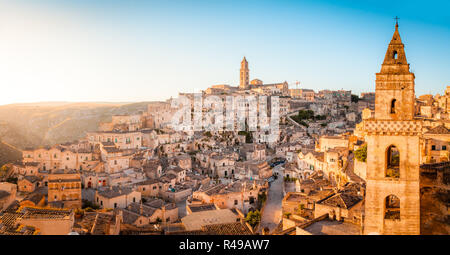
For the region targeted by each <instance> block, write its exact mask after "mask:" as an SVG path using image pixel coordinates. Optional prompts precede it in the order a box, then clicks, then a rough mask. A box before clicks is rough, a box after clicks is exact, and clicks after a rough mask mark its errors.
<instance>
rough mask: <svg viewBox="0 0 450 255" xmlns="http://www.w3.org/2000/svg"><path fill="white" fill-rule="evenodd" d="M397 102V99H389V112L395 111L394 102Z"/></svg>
mask: <svg viewBox="0 0 450 255" xmlns="http://www.w3.org/2000/svg"><path fill="white" fill-rule="evenodd" d="M396 102H397V99H392V101H391V114H394V113H395V103H396Z"/></svg>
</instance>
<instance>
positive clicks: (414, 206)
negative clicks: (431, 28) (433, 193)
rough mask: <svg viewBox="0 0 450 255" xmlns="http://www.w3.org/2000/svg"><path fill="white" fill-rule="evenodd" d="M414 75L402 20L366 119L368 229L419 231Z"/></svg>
mask: <svg viewBox="0 0 450 255" xmlns="http://www.w3.org/2000/svg"><path fill="white" fill-rule="evenodd" d="M414 102H415V93H414V74H413V73H411V72H410V71H409V64H408V62H407V60H406V55H405V50H404V45H403V43H402V40H401V38H400V34H399V31H398V23H396V25H395V32H394V35H393V36H392V39H391V42H390V43H389V46H388V49H387V51H386V56H385V58H384V61H383V64H382V65H381V71H380V72H379V73H377V74H376V88H375V116H374V118H373V119H365V120H364V122H363V123H364V124H363V126H364V129H365V132H366V142H367V177H366V185H367V187H366V198H365V215H364V225H363V228H364V230H363V232H364V234H386V235H389V234H394V235H395V234H399V235H407V234H411V235H417V234H420V197H419V164H420V155H419V153H420V151H419V139H420V138H419V135H420V134H421V129H422V122H421V121H420V120H416V119H414Z"/></svg>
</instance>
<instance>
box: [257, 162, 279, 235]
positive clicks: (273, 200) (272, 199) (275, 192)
mask: <svg viewBox="0 0 450 255" xmlns="http://www.w3.org/2000/svg"><path fill="white" fill-rule="evenodd" d="M273 172H274V174H275V173H276V172H278V178H277V179H276V180H275V181H273V182H272V183H271V185H270V187H269V194H268V197H267V201H266V205H265V208H264V212H263V215H261V227H260V231H261V230H262V229H264V228H265V227H267V228H269V230H270V231H272V230H274V229H275V228H276V227H277V226H278V224H279V223H280V220H281V201H282V200H283V171H282V167H281V166H280V165H278V166H275V167H274V168H273Z"/></svg>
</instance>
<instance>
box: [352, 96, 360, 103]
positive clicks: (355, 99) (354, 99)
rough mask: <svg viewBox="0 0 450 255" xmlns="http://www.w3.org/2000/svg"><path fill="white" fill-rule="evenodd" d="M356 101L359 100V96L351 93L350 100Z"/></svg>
mask: <svg viewBox="0 0 450 255" xmlns="http://www.w3.org/2000/svg"><path fill="white" fill-rule="evenodd" d="M358 101H359V97H358V96H357V95H352V102H353V103H358Z"/></svg>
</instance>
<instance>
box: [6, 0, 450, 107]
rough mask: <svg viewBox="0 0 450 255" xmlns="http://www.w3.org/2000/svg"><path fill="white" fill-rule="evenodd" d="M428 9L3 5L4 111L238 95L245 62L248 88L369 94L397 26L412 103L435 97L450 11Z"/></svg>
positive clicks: (322, 2)
mask: <svg viewBox="0 0 450 255" xmlns="http://www.w3.org/2000/svg"><path fill="white" fill-rule="evenodd" d="M430 1H431V2H430ZM430 1H428V2H425V3H422V2H420V1H395V2H390V1H387V0H380V1H374V0H368V1H364V2H358V3H354V2H351V1H347V0H342V1H339V2H336V1H332V0H319V1H311V0H303V1H283V0H281V1H277V2H272V1H266V0H261V1H254V0H250V1H245V2H234V1H214V2H208V1H203V0H197V1H194V2H192V3H186V2H184V1H179V0H174V1H173V2H172V3H166V2H164V3H161V2H157V1H139V0H138V1H133V2H128V1H118V0H111V1H107V2H103V1H87V0H80V1H70V0H60V1H54V0H33V1H31V0H15V1H6V0H0V35H1V36H2V38H3V39H2V40H0V85H1V86H3V89H4V90H5V95H6V96H4V97H2V98H0V105H9V104H24V103H29V102H32V103H33V102H34V103H38V102H74V103H75V102H80V103H81V102H108V103H127V102H153V101H165V100H167V99H169V98H170V97H177V96H178V93H180V92H181V93H192V92H195V93H197V92H200V91H201V90H205V89H206V88H208V87H210V86H212V85H214V84H228V85H231V86H237V85H238V83H239V67H240V61H241V60H242V58H243V57H244V56H245V57H246V58H247V60H248V62H249V69H250V80H253V79H260V80H262V81H263V82H264V83H276V82H284V81H287V82H288V83H289V85H290V88H296V86H295V82H296V81H299V82H300V85H299V88H305V89H313V90H314V91H316V92H317V91H320V90H324V89H329V90H339V89H345V90H351V91H352V94H356V95H360V94H361V93H364V92H374V91H375V73H377V72H379V71H380V68H381V64H382V62H383V59H384V56H385V53H386V49H387V46H388V44H389V41H390V39H391V37H392V34H393V32H394V24H395V21H394V19H393V18H394V17H395V16H399V17H400V20H399V31H400V35H401V37H402V41H403V43H404V44H405V50H406V57H407V60H408V63H410V64H411V67H410V69H411V71H412V72H414V73H415V76H416V83H415V84H416V96H419V95H425V94H431V95H436V94H442V93H443V92H444V90H445V88H446V86H447V85H450V72H448V70H450V61H449V60H450V50H449V47H448V42H449V41H450V20H449V19H448V14H447V12H446V11H447V10H448V9H450V3H449V2H448V1H439V0H430ZM436 6H438V7H439V8H434V7H436Z"/></svg>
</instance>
